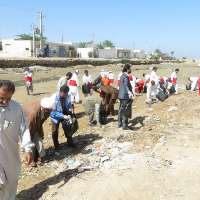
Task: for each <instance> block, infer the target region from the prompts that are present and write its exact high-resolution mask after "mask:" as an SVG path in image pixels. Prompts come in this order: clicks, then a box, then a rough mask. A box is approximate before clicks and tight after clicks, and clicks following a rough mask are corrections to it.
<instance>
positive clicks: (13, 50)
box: [0, 39, 39, 57]
mask: <svg viewBox="0 0 200 200" xmlns="http://www.w3.org/2000/svg"><path fill="white" fill-rule="evenodd" d="M36 48H39V42H36ZM32 55H33V43H32V41H30V40H16V39H2V40H1V45H0V56H1V57H31V56H32Z"/></svg>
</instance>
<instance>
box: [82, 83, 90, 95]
mask: <svg viewBox="0 0 200 200" xmlns="http://www.w3.org/2000/svg"><path fill="white" fill-rule="evenodd" d="M82 92H83V94H90V88H89V86H88V85H86V84H84V85H82Z"/></svg>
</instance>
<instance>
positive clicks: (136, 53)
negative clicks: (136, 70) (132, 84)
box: [131, 49, 147, 59]
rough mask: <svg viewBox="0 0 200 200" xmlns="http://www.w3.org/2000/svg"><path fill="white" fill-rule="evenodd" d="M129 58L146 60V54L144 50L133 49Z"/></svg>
mask: <svg viewBox="0 0 200 200" xmlns="http://www.w3.org/2000/svg"><path fill="white" fill-rule="evenodd" d="M131 58H135V59H145V58H147V53H146V52H145V51H144V50H140V49H138V50H137V49H134V50H132V51H131Z"/></svg>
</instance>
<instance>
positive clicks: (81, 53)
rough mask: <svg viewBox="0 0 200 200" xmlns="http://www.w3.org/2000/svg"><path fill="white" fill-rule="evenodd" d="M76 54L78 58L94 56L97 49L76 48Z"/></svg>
mask: <svg viewBox="0 0 200 200" xmlns="http://www.w3.org/2000/svg"><path fill="white" fill-rule="evenodd" d="M77 56H78V57H79V58H96V57H97V49H96V48H94V47H86V48H77Z"/></svg>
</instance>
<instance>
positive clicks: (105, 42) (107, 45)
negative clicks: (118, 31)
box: [102, 40, 115, 48]
mask: <svg viewBox="0 0 200 200" xmlns="http://www.w3.org/2000/svg"><path fill="white" fill-rule="evenodd" d="M102 46H103V47H104V48H106V47H110V48H114V47H115V45H114V43H113V42H112V41H110V40H105V41H104V42H103V43H102Z"/></svg>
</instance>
